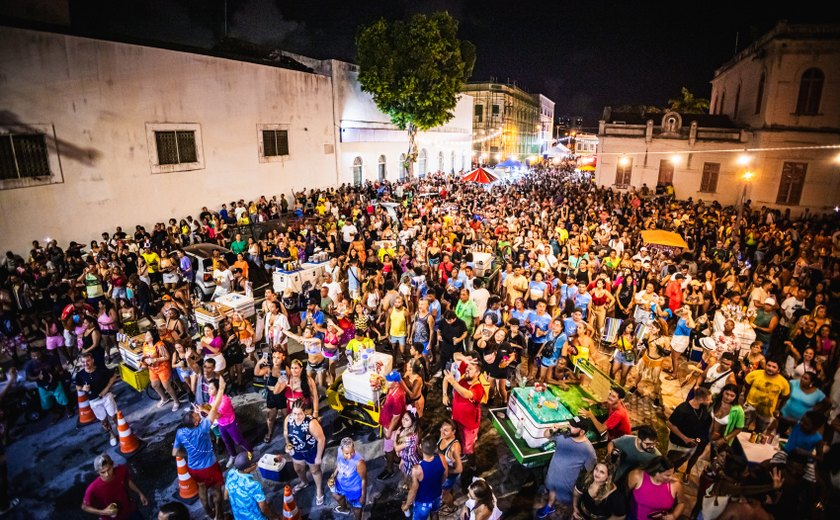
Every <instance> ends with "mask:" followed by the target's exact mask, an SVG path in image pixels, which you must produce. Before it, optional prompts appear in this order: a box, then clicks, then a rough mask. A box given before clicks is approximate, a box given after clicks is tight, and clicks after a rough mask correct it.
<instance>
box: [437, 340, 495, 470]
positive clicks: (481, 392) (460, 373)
mask: <svg viewBox="0 0 840 520" xmlns="http://www.w3.org/2000/svg"><path fill="white" fill-rule="evenodd" d="M477 356H478V354H475V353H470V354H461V353H460V352H455V353H454V359H455V362H454V363H453V365H452V366H453V368H452V369H451V370H448V371H446V372H445V373H444V375H443V404H444V406H449V405H450V403H451V404H452V420H453V421H455V427H456V429H457V432H458V440H459V441H460V442H461V447H462V449H463V453H464V455H466V456H467V458H468V459H469V460H470V466H469V467H474V453H475V443H476V441H477V440H478V427H479V425H480V423H481V405H482V404H485V403H486V402H487V399H488V397H489V395H490V382H489V380H488V379H487V376H485V375H484V374H483V373H482V372H481V364H480V361H479V359H478V357H477ZM450 386H451V387H452V388H453V389H454V391H453V392H452V398H451V399H450V397H449V387H450Z"/></svg>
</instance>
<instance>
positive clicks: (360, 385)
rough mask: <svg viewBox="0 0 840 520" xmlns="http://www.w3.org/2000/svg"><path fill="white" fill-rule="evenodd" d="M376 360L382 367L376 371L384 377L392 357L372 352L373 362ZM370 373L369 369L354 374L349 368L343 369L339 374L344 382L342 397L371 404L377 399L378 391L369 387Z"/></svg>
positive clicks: (389, 369) (392, 360)
mask: <svg viewBox="0 0 840 520" xmlns="http://www.w3.org/2000/svg"><path fill="white" fill-rule="evenodd" d="M377 362H381V363H382V368H381V369H380V370H379V372H378V373H379V375H381V376H383V377H384V376H385V375H387V374H388V372H390V371H391V368H392V365H393V363H394V358H393V356H391V355H390V354H384V353H382V352H376V353H374V354H373V363H374V364H375V363H377ZM371 373H372V372H370V371H365V372H363V373H361V374H355V373H353V372H351V371H349V370H345V371H344V373H343V374H342V376H341V378H342V382H343V383H344V397H345V398H346V399H348V400H350V401H354V402H357V403H360V404H367V405H372V404H373V403H374V402H375V401H376V399H378V395H377V394H378V392H374V391H373V389H371V387H370V375H371Z"/></svg>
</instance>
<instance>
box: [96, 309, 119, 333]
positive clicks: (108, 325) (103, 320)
mask: <svg viewBox="0 0 840 520" xmlns="http://www.w3.org/2000/svg"><path fill="white" fill-rule="evenodd" d="M96 321H97V322H98V323H99V328H100V330H117V322H115V321H114V320H112V319H111V317H110V316H108V313H107V312H106V313H105V314H100V315H99V317H98V318H96Z"/></svg>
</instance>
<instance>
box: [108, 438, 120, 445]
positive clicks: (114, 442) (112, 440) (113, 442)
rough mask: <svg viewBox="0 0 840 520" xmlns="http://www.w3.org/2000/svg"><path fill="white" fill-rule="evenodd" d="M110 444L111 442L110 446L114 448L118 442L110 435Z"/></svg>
mask: <svg viewBox="0 0 840 520" xmlns="http://www.w3.org/2000/svg"><path fill="white" fill-rule="evenodd" d="M110 442H111V446H116V445H117V444H118V443H119V442H120V441H118V440H117V438H116V437H114V436H113V435H111V441H110Z"/></svg>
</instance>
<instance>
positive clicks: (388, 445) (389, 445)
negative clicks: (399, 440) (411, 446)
mask: <svg viewBox="0 0 840 520" xmlns="http://www.w3.org/2000/svg"><path fill="white" fill-rule="evenodd" d="M396 434H397V432H391V436H390V437H385V442H384V444H385V453H391V452H393V451H394V445H395V442H394V437H396Z"/></svg>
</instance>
